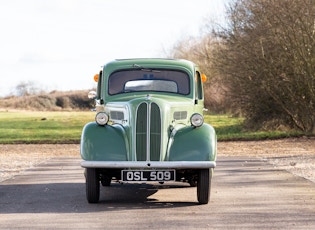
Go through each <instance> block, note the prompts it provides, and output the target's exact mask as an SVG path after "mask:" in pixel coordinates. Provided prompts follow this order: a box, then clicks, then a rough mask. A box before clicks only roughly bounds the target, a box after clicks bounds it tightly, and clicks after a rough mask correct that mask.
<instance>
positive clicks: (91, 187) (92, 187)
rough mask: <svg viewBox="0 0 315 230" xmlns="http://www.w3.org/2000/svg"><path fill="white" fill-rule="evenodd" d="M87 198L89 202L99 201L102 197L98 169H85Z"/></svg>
mask: <svg viewBox="0 0 315 230" xmlns="http://www.w3.org/2000/svg"><path fill="white" fill-rule="evenodd" d="M85 170H86V171H85V173H86V175H85V186H86V199H87V201H88V202H89V203H97V202H98V201H99V199H100V180H99V175H98V173H97V171H96V169H93V168H87V169H85Z"/></svg>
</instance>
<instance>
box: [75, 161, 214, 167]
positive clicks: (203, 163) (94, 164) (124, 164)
mask: <svg viewBox="0 0 315 230" xmlns="http://www.w3.org/2000/svg"><path fill="white" fill-rule="evenodd" d="M81 166H82V167H83V168H115V169H207V168H215V167H216V162H215V161H162V162H161V161H150V162H149V161H148V162H146V161H82V162H81Z"/></svg>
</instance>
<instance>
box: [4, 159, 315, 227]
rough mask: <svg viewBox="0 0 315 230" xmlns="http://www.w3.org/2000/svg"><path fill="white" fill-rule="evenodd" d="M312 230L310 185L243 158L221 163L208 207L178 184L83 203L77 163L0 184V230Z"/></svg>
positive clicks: (314, 202)
mask: <svg viewBox="0 0 315 230" xmlns="http://www.w3.org/2000/svg"><path fill="white" fill-rule="evenodd" d="M17 228H20V229H21V228H22V229H315V184H314V183H313V182H310V181H308V180H306V179H303V178H300V177H297V176H294V175H292V174H290V173H288V172H286V171H281V170H277V169H275V168H274V167H273V166H272V165H270V164H268V163H267V162H265V161H263V160H261V159H256V158H248V157H220V158H219V159H218V162H217V168H216V170H215V174H214V177H213V180H212V191H211V201H210V202H209V204H207V205H199V204H198V203H197V196H196V188H193V187H189V185H188V184H183V183H167V184H164V185H160V184H149V185H145V184H124V185H122V184H119V183H113V184H112V186H111V187H101V202H100V203H98V204H88V203H87V202H86V199H85V184H84V176H83V169H82V168H81V167H80V159H78V158H74V157H68V158H65V157H60V158H53V159H52V160H50V161H48V162H46V163H43V164H41V165H39V166H37V167H35V168H32V169H30V170H27V171H25V172H23V173H22V174H20V175H18V176H15V177H14V178H11V179H9V180H6V181H3V182H1V183H0V229H17Z"/></svg>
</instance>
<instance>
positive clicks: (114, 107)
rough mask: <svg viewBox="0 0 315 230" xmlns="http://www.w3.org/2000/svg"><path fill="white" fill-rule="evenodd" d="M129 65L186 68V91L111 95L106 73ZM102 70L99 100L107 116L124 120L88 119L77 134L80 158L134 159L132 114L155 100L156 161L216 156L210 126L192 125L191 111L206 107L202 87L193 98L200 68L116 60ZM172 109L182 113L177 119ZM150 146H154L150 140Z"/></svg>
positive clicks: (170, 62) (173, 62) (174, 62)
mask: <svg viewBox="0 0 315 230" xmlns="http://www.w3.org/2000/svg"><path fill="white" fill-rule="evenodd" d="M133 65H138V66H141V67H144V68H152V69H171V70H180V71H184V72H186V73H187V74H188V76H189V79H190V80H189V81H190V93H189V94H188V95H179V94H174V93H166V92H132V93H122V94H116V95H109V94H108V88H107V87H108V84H107V82H108V77H109V76H110V75H111V74H112V73H114V72H116V71H119V70H126V69H133V68H134V67H133ZM102 72H103V76H102V77H101V78H100V79H101V80H100V82H99V83H98V90H97V91H98V96H97V102H98V103H99V104H103V105H104V108H105V111H106V112H107V113H108V114H109V113H110V112H111V111H115V112H117V111H118V112H119V111H120V112H123V113H124V120H122V121H115V120H114V121H113V122H114V123H116V124H115V125H106V126H98V125H97V124H96V123H95V122H92V123H88V124H87V125H86V126H85V127H84V129H83V132H82V137H81V156H82V158H83V159H84V160H87V161H92V160H93V161H126V160H128V161H136V160H137V159H136V156H137V153H136V147H135V145H136V131H135V127H136V126H137V117H136V113H137V109H138V106H139V105H141V104H142V103H147V104H148V105H149V104H150V105H151V104H156V105H157V106H158V108H159V109H160V116H161V129H158V130H160V132H161V140H160V142H161V144H160V145H161V146H160V149H161V155H160V159H159V161H215V160H216V134H215V131H214V129H213V128H212V126H210V125H208V124H204V125H203V126H201V127H198V128H194V127H192V126H191V124H190V117H191V116H192V114H194V113H200V114H203V108H204V101H203V100H204V99H203V90H202V89H201V93H200V94H199V95H201V96H202V97H200V96H199V97H198V98H196V96H195V95H197V92H196V87H195V84H196V81H195V79H196V75H195V74H196V73H200V71H199V69H198V67H197V66H196V65H195V64H194V63H192V62H189V61H186V60H172V59H128V60H116V61H113V62H110V63H108V64H106V65H105V66H104V68H103V70H102ZM174 113H177V114H179V115H180V116H184V115H185V116H184V118H181V119H177V120H176V119H174ZM183 114H184V115H183ZM110 119H111V118H110ZM152 122H154V121H152ZM155 128H156V127H155ZM152 139H153V138H152ZM152 145H153V146H154V143H152ZM143 146H145V145H143ZM139 149H143V148H139ZM151 151H152V150H151ZM152 152H153V151H152ZM139 156H143V155H141V154H140V155H139Z"/></svg>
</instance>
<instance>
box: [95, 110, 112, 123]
mask: <svg viewBox="0 0 315 230" xmlns="http://www.w3.org/2000/svg"><path fill="white" fill-rule="evenodd" d="M95 121H96V123H97V124H98V125H101V126H103V125H106V124H107V123H108V121H109V116H108V114H107V113H105V112H98V113H97V114H96V116H95Z"/></svg>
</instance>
